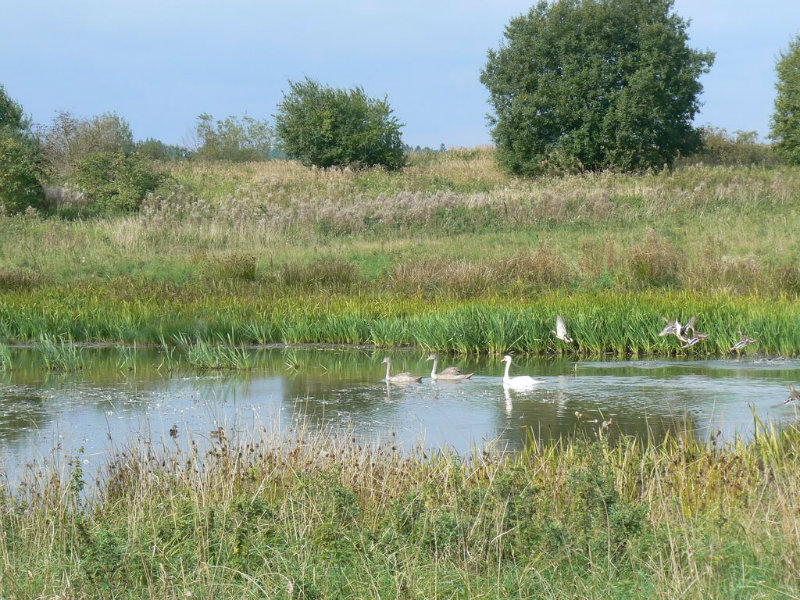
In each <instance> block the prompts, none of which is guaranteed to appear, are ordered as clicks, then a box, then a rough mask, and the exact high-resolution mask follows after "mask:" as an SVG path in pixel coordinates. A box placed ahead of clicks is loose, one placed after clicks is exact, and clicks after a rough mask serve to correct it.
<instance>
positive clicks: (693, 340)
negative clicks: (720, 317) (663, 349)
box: [681, 332, 708, 348]
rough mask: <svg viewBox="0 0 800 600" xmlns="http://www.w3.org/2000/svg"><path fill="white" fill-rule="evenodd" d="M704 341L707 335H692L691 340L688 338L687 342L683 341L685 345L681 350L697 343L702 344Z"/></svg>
mask: <svg viewBox="0 0 800 600" xmlns="http://www.w3.org/2000/svg"><path fill="white" fill-rule="evenodd" d="M693 333H694V332H693ZM705 339H708V334H707V333H694V335H692V337H691V338H689V339H688V340H685V341H686V343H685V344H684V345H683V346H681V348H691V347H692V346H694V345H695V344H696V343H697V342H702V341H703V340H705Z"/></svg>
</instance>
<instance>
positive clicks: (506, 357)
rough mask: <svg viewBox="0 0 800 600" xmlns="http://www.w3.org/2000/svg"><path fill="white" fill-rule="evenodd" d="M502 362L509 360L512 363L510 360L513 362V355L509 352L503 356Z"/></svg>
mask: <svg viewBox="0 0 800 600" xmlns="http://www.w3.org/2000/svg"><path fill="white" fill-rule="evenodd" d="M501 362H508V363H510V362H511V357H510V356H509V355H508V354H506V355H505V356H504V357H503V360H502V361H501Z"/></svg>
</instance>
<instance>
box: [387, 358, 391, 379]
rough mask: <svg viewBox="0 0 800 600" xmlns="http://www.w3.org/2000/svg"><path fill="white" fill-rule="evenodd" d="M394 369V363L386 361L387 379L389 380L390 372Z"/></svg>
mask: <svg viewBox="0 0 800 600" xmlns="http://www.w3.org/2000/svg"><path fill="white" fill-rule="evenodd" d="M391 368H392V363H391V362H390V361H388V360H387V361H386V379H389V371H390V370H391Z"/></svg>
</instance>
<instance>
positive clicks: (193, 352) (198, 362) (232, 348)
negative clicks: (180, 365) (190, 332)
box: [176, 335, 252, 371]
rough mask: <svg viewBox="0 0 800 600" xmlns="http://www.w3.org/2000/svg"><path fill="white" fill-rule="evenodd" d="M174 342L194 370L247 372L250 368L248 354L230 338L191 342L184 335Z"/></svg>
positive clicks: (249, 356) (250, 362)
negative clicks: (215, 341) (213, 341)
mask: <svg viewBox="0 0 800 600" xmlns="http://www.w3.org/2000/svg"><path fill="white" fill-rule="evenodd" d="M176 342H177V344H178V347H180V348H181V349H182V350H183V352H184V353H185V357H186V361H187V362H188V363H189V364H190V365H191V366H192V367H194V368H195V369H200V370H237V371H248V370H250V369H251V368H252V357H251V354H250V352H248V350H247V349H246V348H244V347H242V346H237V345H235V344H234V343H233V340H232V338H231V337H230V336H229V337H227V338H225V339H223V338H220V339H218V340H217V343H212V342H209V341H207V340H203V339H199V340H194V341H193V340H190V339H188V338H187V337H186V336H185V335H178V336H176Z"/></svg>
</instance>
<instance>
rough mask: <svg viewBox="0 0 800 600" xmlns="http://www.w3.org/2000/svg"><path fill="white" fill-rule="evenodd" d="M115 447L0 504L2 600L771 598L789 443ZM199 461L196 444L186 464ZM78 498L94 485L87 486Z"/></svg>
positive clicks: (783, 535)
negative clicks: (95, 477) (469, 449)
mask: <svg viewBox="0 0 800 600" xmlns="http://www.w3.org/2000/svg"><path fill="white" fill-rule="evenodd" d="M271 431H272V432H271V433H269V434H267V433H264V434H261V435H259V434H255V435H254V436H252V435H251V436H245V437H243V438H242V439H228V437H227V436H226V434H225V432H224V431H219V432H217V434H216V436H215V437H214V438H212V439H211V440H210V445H205V444H201V445H198V444H197V442H198V441H201V440H192V439H189V440H184V441H188V442H189V444H188V445H186V444H183V443H178V442H177V441H173V440H167V441H161V442H158V443H148V442H142V443H141V445H138V446H134V447H128V448H120V449H118V453H117V455H116V457H115V458H114V459H113V460H112V461H111V462H110V463H109V465H108V468H107V470H106V471H105V472H104V473H103V475H102V476H101V477H100V480H99V481H98V482H97V485H98V488H97V490H96V492H95V493H94V495H92V499H91V500H87V499H86V497H85V496H84V495H83V493H82V491H83V490H84V486H85V485H87V483H89V482H87V481H86V480H85V478H84V474H83V473H82V471H81V469H80V457H78V458H77V459H76V460H75V461H74V464H72V465H71V466H72V469H71V474H70V475H69V476H68V477H66V478H63V477H60V476H58V475H59V474H58V473H56V474H55V476H54V473H53V471H48V470H44V471H39V472H32V473H31V474H30V477H29V479H28V483H27V485H25V486H23V487H22V488H21V490H20V492H19V493H17V494H13V495H12V494H10V493H8V492H5V493H4V494H3V495H2V496H0V525H2V527H0V565H1V566H2V568H0V589H1V590H4V593H5V594H6V595H7V596H6V597H9V598H11V597H13V598H34V597H36V598H45V597H48V598H50V597H52V598H56V597H58V598H98V597H108V598H112V597H113V598H175V599H177V598H232V597H236V598H265V597H268V598H287V599H289V598H334V597H338V598H341V597H347V598H386V597H393V598H420V597H424V598H443V597H447V598H452V597H470V598H506V597H507V598H520V597H524V598H534V597H535V598H641V597H647V598H779V597H780V598H782V597H787V598H788V597H795V596H796V595H797V594H798V593H800V577H798V573H800V562H798V560H800V559H799V558H798V557H800V536H798V529H797V515H798V511H800V503H799V502H800V501H799V500H798V499H800V489H798V482H800V438H798V435H797V432H796V431H794V430H788V431H784V432H782V433H777V432H775V431H772V430H766V429H759V434H758V435H757V436H756V437H755V439H754V440H753V441H751V442H749V443H747V444H745V443H743V442H738V443H734V444H730V445H726V446H725V447H724V448H718V447H717V446H716V445H715V444H713V443H712V444H702V443H698V442H696V441H694V438H693V437H691V436H690V437H686V438H683V437H678V438H670V439H668V440H667V441H666V442H664V443H662V444H658V445H656V444H648V443H646V442H645V443H642V442H637V441H636V440H634V439H632V438H631V439H622V440H620V441H618V442H616V443H610V442H609V441H608V440H607V439H606V438H605V436H604V435H603V434H602V432H601V433H600V436H599V440H598V441H594V442H590V441H589V440H586V439H582V438H580V437H578V438H575V439H572V440H570V441H562V442H559V443H550V444H544V445H543V444H538V443H536V442H532V444H531V445H530V447H529V449H528V451H527V452H525V453H522V454H520V455H517V456H514V457H510V456H508V455H503V454H501V453H498V452H496V451H494V450H492V449H491V448H487V449H485V450H483V449H480V450H478V449H476V451H475V452H474V454H473V455H471V456H457V455H454V454H451V453H448V452H443V453H437V454H435V455H426V454H425V453H424V452H423V451H422V450H419V451H417V452H412V453H411V454H409V453H407V452H401V451H400V450H399V449H396V448H395V447H394V446H393V444H392V443H391V442H390V441H389V442H386V443H383V444H380V445H374V446H366V447H364V446H359V445H357V444H356V443H355V442H354V441H351V440H350V439H349V438H347V437H340V436H333V435H328V434H325V433H323V432H319V431H309V430H304V429H300V430H296V431H285V432H283V433H282V434H277V433H275V431H274V430H271ZM201 447H202V448H204V449H201ZM92 483H94V482H92Z"/></svg>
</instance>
